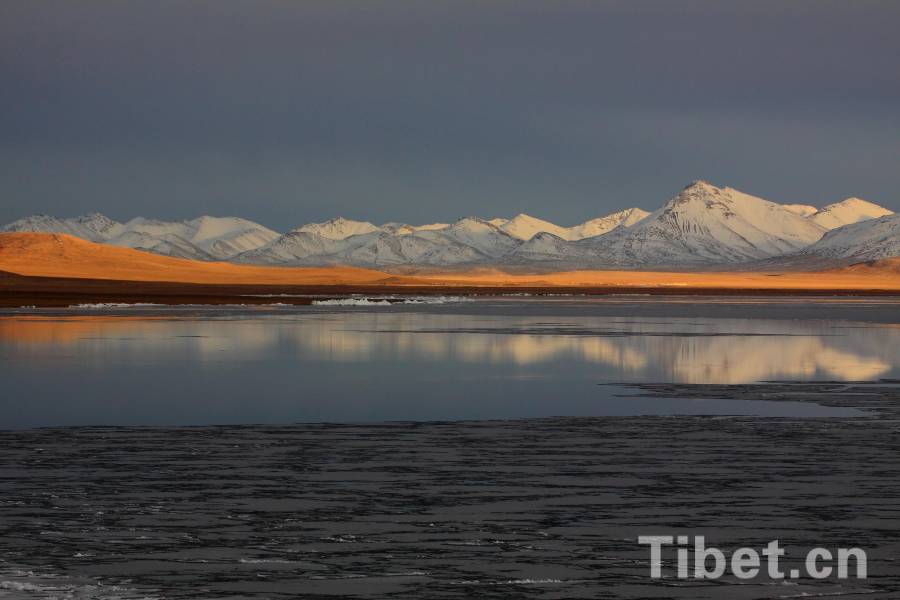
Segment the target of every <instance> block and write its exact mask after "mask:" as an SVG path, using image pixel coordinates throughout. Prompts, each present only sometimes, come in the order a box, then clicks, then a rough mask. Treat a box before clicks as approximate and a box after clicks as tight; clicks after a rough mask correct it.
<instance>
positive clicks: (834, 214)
mask: <svg viewBox="0 0 900 600" xmlns="http://www.w3.org/2000/svg"><path fill="white" fill-rule="evenodd" d="M892 214H894V212H893V211H891V210H888V209H886V208H884V207H883V206H878V205H877V204H874V203H872V202H869V201H867V200H863V199H862V198H847V199H846V200H841V201H840V202H835V203H834V204H829V205H828V206H826V207H825V208H823V209H822V210H820V211H818V212H816V213H815V214H814V215H812V217H810V218H811V220H812V221H813V222H814V223H816V224H818V225H820V226H822V227H824V228H825V229H835V228H837V227H842V226H844V225H850V224H852V223H859V222H861V221H867V220H869V219H877V218H879V217H884V216H886V215H892Z"/></svg>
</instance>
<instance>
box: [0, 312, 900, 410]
mask: <svg viewBox="0 0 900 600" xmlns="http://www.w3.org/2000/svg"><path fill="white" fill-rule="evenodd" d="M897 308H898V307H897V305H896V304H893V303H892V301H875V302H869V301H858V300H849V301H834V300H829V301H822V302H818V303H816V302H810V301H791V302H788V301H776V300H762V301H761V300H753V299H744V300H740V301H738V300H710V299H681V300H678V299H674V300H666V301H659V300H652V301H651V300H645V299H638V298H636V299H627V300H623V299H618V300H609V299H596V300H589V299H550V300H546V299H545V300H537V299H503V300H491V301H484V300H481V301H466V302H459V303H450V304H445V305H418V304H411V305H396V304H395V305H391V306H356V307H354V306H312V307H278V306H274V307H265V308H257V309H252V308H229V309H221V308H220V309H210V308H189V309H185V308H179V309H175V308H170V309H169V308H164V307H143V308H106V309H99V308H94V309H78V310H69V311H55V312H51V311H41V310H30V311H28V310H25V311H18V312H14V313H8V314H6V315H5V316H2V317H0V380H2V382H3V383H2V386H3V395H2V400H0V427H3V428H22V427H34V426H52V425H184V424H198V425H199V424H225V423H228V424H242V423H275V424H277V423H294V422H321V421H332V422H373V421H394V420H461V419H466V420H468V419H495V418H503V419H507V418H522V417H538V416H556V415H565V416H604V415H640V414H657V415H660V414H755V415H764V416H779V415H789V416H808V415H840V414H849V413H848V411H847V410H844V409H834V408H832V409H826V408H823V407H818V406H815V405H809V404H792V403H784V402H782V403H774V402H773V403H768V402H738V401H730V400H721V401H718V400H704V401H700V400H697V401H691V400H684V399H677V400H676V399H672V400H660V399H648V398H633V397H632V398H630V397H623V396H622V394H623V393H624V390H623V389H622V388H619V387H617V386H615V385H598V384H601V383H603V384H610V383H612V384H614V383H619V382H685V383H751V382H756V381H764V380H776V379H778V380H781V379H790V380H819V379H821V380H847V381H852V380H873V379H879V378H897V377H900V328H898V327H897V326H896V325H895V324H891V323H890V322H889V321H890V320H891V318H890V315H892V314H893V315H896V314H900V311H897ZM737 315H750V316H751V317H752V318H736V316H737ZM873 315H874V318H873ZM772 316H774V317H775V318H772ZM873 321H882V322H873ZM884 321H888V322H884ZM842 411H843V412H842Z"/></svg>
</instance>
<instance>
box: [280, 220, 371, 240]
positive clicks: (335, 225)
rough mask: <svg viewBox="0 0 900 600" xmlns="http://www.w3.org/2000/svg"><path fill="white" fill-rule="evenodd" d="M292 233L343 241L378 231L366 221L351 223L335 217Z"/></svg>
mask: <svg viewBox="0 0 900 600" xmlns="http://www.w3.org/2000/svg"><path fill="white" fill-rule="evenodd" d="M294 231H306V232H309V233H315V234H317V235H320V236H322V237H324V238H328V239H331V240H343V239H346V238H348V237H350V236H351V235H361V234H364V233H373V232H375V231H379V229H378V227H376V226H375V225H372V224H371V223H369V222H367V221H351V220H350V219H345V218H343V217H337V218H336V219H329V220H328V221H325V222H324V223H307V224H306V225H303V226H301V227H298V228H297V229H295V230H294Z"/></svg>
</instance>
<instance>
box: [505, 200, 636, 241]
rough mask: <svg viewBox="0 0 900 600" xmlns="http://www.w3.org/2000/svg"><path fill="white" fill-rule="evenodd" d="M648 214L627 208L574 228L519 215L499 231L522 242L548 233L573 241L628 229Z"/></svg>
mask: <svg viewBox="0 0 900 600" xmlns="http://www.w3.org/2000/svg"><path fill="white" fill-rule="evenodd" d="M649 214H650V213H648V212H647V211H645V210H641V209H640V208H628V209H625V210H620V211H618V212H615V213H612V214H609V215H606V216H605V217H599V218H597V219H591V220H590V221H585V222H584V223H581V224H580V225H575V226H574V227H561V226H559V225H556V224H554V223H551V222H549V221H544V220H542V219H536V218H535V217H532V216H529V215H526V214H519V215H517V216H515V217H513V218H512V219H510V220H509V221H507V222H506V223H504V224H503V225H501V226H500V229H501V230H502V231H505V232H506V233H508V234H510V235H511V236H513V237H514V238H517V239H519V240H523V241H527V240H530V239H531V238H533V237H534V236H535V235H536V234H538V233H550V234H553V235H554V236H556V237H558V238H560V239H563V240H569V241H574V240H581V239H584V238H588V237H595V236H598V235H602V234H604V233H608V232H610V231H612V230H613V229H615V228H616V227H630V226H631V225H634V224H635V223H637V222H638V221H640V220H641V219H643V218H644V217H646V216H647V215H649Z"/></svg>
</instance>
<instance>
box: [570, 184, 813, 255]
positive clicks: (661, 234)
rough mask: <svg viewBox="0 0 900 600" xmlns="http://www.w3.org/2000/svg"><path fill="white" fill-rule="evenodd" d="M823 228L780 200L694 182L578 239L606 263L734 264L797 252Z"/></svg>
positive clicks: (809, 242) (810, 241) (811, 241)
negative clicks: (628, 219)
mask: <svg viewBox="0 0 900 600" xmlns="http://www.w3.org/2000/svg"><path fill="white" fill-rule="evenodd" d="M824 231H825V230H824V228H822V227H820V226H819V225H816V224H815V223H812V222H811V221H809V220H808V219H806V218H805V217H803V216H801V215H798V214H797V213H795V212H792V211H791V210H788V209H785V208H784V207H783V206H781V205H780V204H775V203H774V202H769V201H767V200H763V199H762V198H757V197H755V196H750V195H748V194H744V193H742V192H739V191H737V190H735V189H732V188H719V187H716V186H714V185H712V184H710V183H707V182H705V181H696V182H694V183H692V184H691V185H689V186H688V187H686V188H685V189H684V190H682V191H681V193H680V194H678V195H677V196H676V197H675V198H673V199H672V200H670V201H669V202H668V203H666V205H665V206H663V207H662V208H661V209H659V210H657V211H655V212H653V213H651V214H650V215H648V216H647V217H645V218H644V219H643V220H641V221H640V222H638V223H637V224H635V225H633V226H632V227H629V228H627V229H617V230H614V231H612V232H610V233H609V234H606V235H601V236H599V237H596V238H588V239H586V240H583V241H582V242H579V243H582V244H585V245H590V246H593V247H594V248H595V249H596V250H597V253H598V255H599V256H601V257H602V259H603V260H604V261H606V262H608V263H609V264H612V265H630V266H650V265H684V264H711V263H734V262H742V261H747V260H754V259H761V258H767V257H770V256H775V255H779V254H784V253H786V252H792V251H795V250H798V249H800V248H803V247H805V246H808V245H809V244H811V243H813V242H815V241H817V240H818V239H819V238H821V237H822V235H823V233H824Z"/></svg>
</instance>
